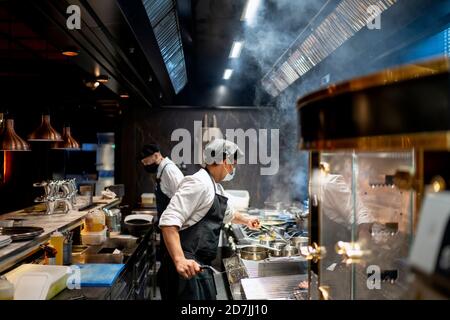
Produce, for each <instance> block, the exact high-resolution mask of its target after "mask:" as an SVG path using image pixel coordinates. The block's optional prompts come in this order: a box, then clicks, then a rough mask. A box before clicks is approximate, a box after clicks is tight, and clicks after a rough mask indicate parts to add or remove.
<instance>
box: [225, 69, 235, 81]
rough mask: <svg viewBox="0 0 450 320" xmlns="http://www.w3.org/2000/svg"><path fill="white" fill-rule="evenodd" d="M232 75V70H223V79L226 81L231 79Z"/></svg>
mask: <svg viewBox="0 0 450 320" xmlns="http://www.w3.org/2000/svg"><path fill="white" fill-rule="evenodd" d="M232 74H233V69H225V72H224V73H223V78H224V79H225V80H228V79H230V78H231V75H232Z"/></svg>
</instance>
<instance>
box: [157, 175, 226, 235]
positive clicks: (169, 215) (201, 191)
mask: <svg viewBox="0 0 450 320" xmlns="http://www.w3.org/2000/svg"><path fill="white" fill-rule="evenodd" d="M213 183H214V184H215V186H216V191H215V192H217V194H220V195H223V196H226V194H225V191H224V189H223V187H222V186H221V185H220V184H218V183H215V182H213V179H212V178H211V177H210V175H209V173H208V172H207V171H206V170H205V169H200V170H199V171H198V172H196V173H195V174H193V175H191V176H186V177H184V179H183V180H182V181H181V183H180V185H179V187H178V190H177V192H176V193H175V195H174V196H173V197H172V199H171V200H170V203H169V205H168V206H167V209H166V210H165V211H164V212H163V213H162V215H161V218H160V219H159V226H160V227H164V226H166V227H167V226H177V227H179V228H180V230H183V229H186V228H188V227H190V226H192V225H194V224H196V223H197V222H199V221H200V220H201V219H202V218H203V217H204V216H205V215H206V213H207V212H208V211H209V209H210V208H211V206H212V204H213V202H214V197H215V195H216V194H215V192H214V185H213ZM233 218H234V209H233V208H232V206H231V205H230V204H229V203H227V208H226V211H225V217H224V223H229V222H231V220H233Z"/></svg>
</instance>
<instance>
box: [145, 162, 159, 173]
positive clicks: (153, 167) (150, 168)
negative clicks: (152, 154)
mask: <svg viewBox="0 0 450 320" xmlns="http://www.w3.org/2000/svg"><path fill="white" fill-rule="evenodd" d="M158 167H159V165H157V164H156V163H152V164H149V165H146V166H144V169H145V171H147V172H148V173H156V172H157V171H158Z"/></svg>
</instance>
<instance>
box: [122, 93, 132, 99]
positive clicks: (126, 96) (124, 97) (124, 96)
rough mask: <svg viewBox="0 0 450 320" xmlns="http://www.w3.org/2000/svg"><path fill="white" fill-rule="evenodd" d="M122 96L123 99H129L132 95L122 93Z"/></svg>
mask: <svg viewBox="0 0 450 320" xmlns="http://www.w3.org/2000/svg"><path fill="white" fill-rule="evenodd" d="M120 97H121V98H123V99H127V98H129V97H130V96H129V95H128V93H122V94H121V95H120Z"/></svg>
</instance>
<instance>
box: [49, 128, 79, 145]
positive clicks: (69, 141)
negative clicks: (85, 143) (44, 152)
mask: <svg viewBox="0 0 450 320" xmlns="http://www.w3.org/2000/svg"><path fill="white" fill-rule="evenodd" d="M62 139H63V141H61V142H56V143H55V145H54V146H53V149H61V150H79V149H80V144H79V143H78V142H77V141H76V140H75V139H74V138H73V137H72V134H71V132H70V127H69V126H65V127H64V128H63V134H62Z"/></svg>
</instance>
